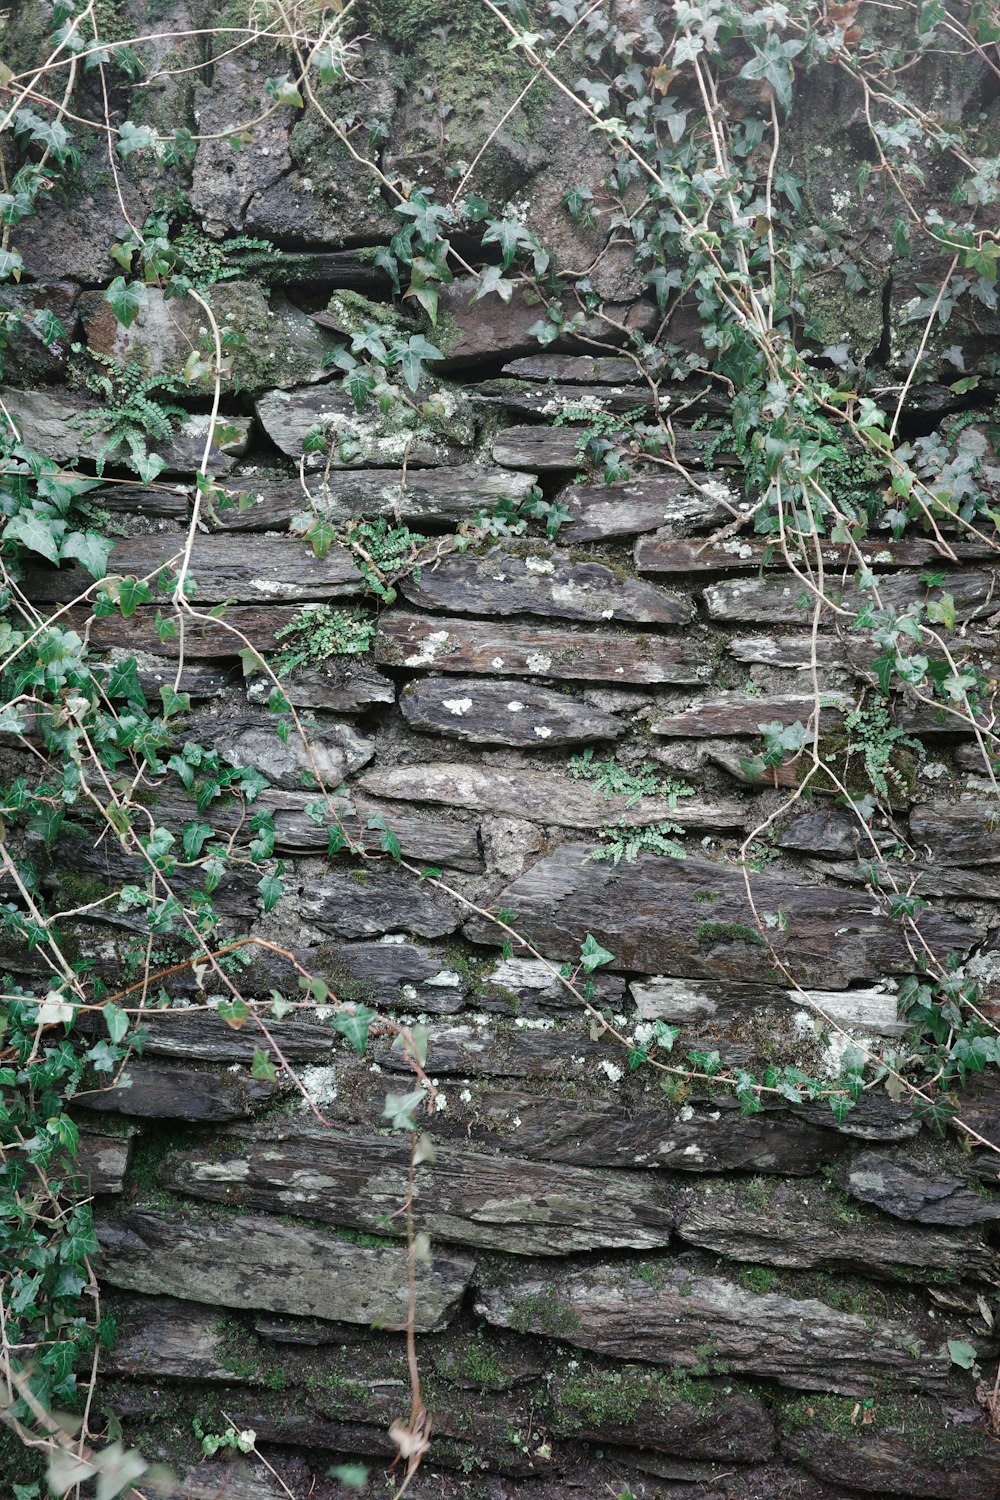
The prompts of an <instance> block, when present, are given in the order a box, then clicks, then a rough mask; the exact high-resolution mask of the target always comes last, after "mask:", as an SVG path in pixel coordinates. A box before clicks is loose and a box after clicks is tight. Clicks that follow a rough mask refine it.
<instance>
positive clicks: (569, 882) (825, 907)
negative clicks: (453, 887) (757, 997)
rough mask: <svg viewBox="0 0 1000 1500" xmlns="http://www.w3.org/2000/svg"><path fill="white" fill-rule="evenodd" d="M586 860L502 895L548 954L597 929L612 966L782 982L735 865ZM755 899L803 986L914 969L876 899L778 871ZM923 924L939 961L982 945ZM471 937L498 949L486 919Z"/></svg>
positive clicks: (543, 871) (962, 929)
mask: <svg viewBox="0 0 1000 1500" xmlns="http://www.w3.org/2000/svg"><path fill="white" fill-rule="evenodd" d="M587 853H588V850H587V848H586V846H584V845H578V844H564V845H563V846H562V847H561V848H559V849H558V850H556V851H555V853H553V854H551V855H549V856H548V857H547V858H545V859H542V860H539V861H538V863H537V864H535V865H533V866H532V868H531V869H530V870H529V871H528V872H527V873H526V874H525V875H524V876H522V877H521V878H520V879H519V880H516V881H514V883H513V884H512V885H509V886H507V887H506V888H505V889H504V890H503V891H502V892H501V893H500V894H499V896H498V897H497V898H496V899H497V901H498V903H499V904H501V905H503V906H506V907H509V908H510V909H511V910H512V911H516V912H517V913H518V920H519V922H520V923H521V924H523V926H524V928H525V930H526V931H528V932H530V933H531V935H532V937H533V939H534V940H535V942H536V943H537V944H538V946H539V947H540V948H541V950H542V952H543V953H545V954H547V955H548V956H551V957H558V958H566V959H568V958H574V959H575V958H576V956H577V953H578V951H579V945H580V943H581V941H582V938H583V934H584V933H587V932H590V933H592V934H593V935H594V937H595V938H596V939H597V941H598V942H600V943H601V944H602V946H603V947H605V948H608V949H609V950H610V951H611V952H612V953H614V954H615V962H614V964H613V965H612V966H611V967H612V968H619V969H637V970H639V971H640V972H643V973H647V974H670V973H672V974H674V975H679V976H687V977H690V978H695V979H697V978H705V979H721V978H724V977H725V976H727V975H728V976H729V977H731V978H734V979H755V980H764V981H771V980H772V979H773V977H774V976H773V959H772V957H771V954H770V952H769V950H768V948H767V946H766V945H765V943H764V941H763V939H762V938H761V937H760V934H759V932H758V929H757V927H756V924H755V922H754V918H753V913H752V912H751V910H750V907H749V905H748V903H747V900H746V891H745V886H744V881H743V875H742V872H741V871H740V870H738V869H737V868H736V867H735V866H733V865H727V864H724V863H713V862H712V861H710V860H704V859H694V858H689V859H685V860H667V859H662V858H658V857H654V856H650V855H640V856H639V858H638V859H637V860H636V861H635V862H634V863H633V864H624V863H623V864H621V865H619V866H617V867H610V868H609V867H608V866H607V865H606V864H599V865H596V864H593V863H591V862H585V861H586V856H587ZM753 891H754V897H755V900H756V902H757V906H758V910H760V911H762V912H776V911H779V910H780V911H783V912H784V913H785V915H786V917H787V926H786V927H785V928H784V929H783V930H774V931H771V932H769V934H768V936H769V939H770V941H771V943H772V944H773V946H774V950H775V952H776V953H777V954H778V955H779V957H781V958H782V959H783V961H784V962H785V963H786V964H788V965H789V966H790V968H791V970H792V972H793V973H794V975H795V977H796V979H797V980H798V982H799V983H801V984H804V985H806V986H810V985H811V986H816V987H820V986H823V987H825V988H828V989H845V988H847V987H848V986H849V985H850V984H851V983H852V982H854V981H856V980H864V979H866V978H868V977H869V976H870V975H872V974H879V973H897V974H898V973H907V972H909V969H910V967H911V965H912V956H911V955H910V953H909V949H908V947H907V944H906V942H905V940H904V933H903V932H902V930H901V929H900V927H899V926H898V924H897V923H894V922H892V921H890V920H889V918H887V917H884V916H882V915H881V913H879V912H878V911H877V909H876V911H873V909H872V902H871V895H870V892H867V893H866V892H855V891H849V890H843V889H841V888H838V887H833V886H828V885H827V886H818V885H812V886H810V885H803V884H802V883H801V882H799V881H797V880H795V879H794V878H791V879H790V878H789V877H787V876H784V875H779V874H776V873H771V872H765V873H763V874H759V875H755V876H754V877H753ZM923 915H924V918H925V919H926V920H924V921H922V922H921V932H922V934H923V936H924V938H925V940H926V941H927V942H928V943H929V945H930V946H931V948H932V949H933V950H935V951H936V952H939V953H947V952H949V951H956V952H960V953H961V952H964V951H965V950H966V949H968V948H969V947H970V946H971V944H972V943H973V942H974V941H975V933H974V931H973V929H972V928H970V927H968V926H966V925H965V924H964V923H961V922H958V921H956V920H955V919H954V918H952V917H950V916H949V915H948V914H947V913H946V912H943V911H937V912H933V913H931V912H928V913H924V914H923ZM465 932H466V936H468V937H470V938H472V940H473V941H476V942H485V943H489V942H493V941H495V938H494V937H493V934H492V932H491V931H490V924H488V923H486V922H484V921H483V920H482V919H481V918H474V919H473V920H472V921H470V922H468V923H467V924H466V927H465ZM779 982H780V981H779Z"/></svg>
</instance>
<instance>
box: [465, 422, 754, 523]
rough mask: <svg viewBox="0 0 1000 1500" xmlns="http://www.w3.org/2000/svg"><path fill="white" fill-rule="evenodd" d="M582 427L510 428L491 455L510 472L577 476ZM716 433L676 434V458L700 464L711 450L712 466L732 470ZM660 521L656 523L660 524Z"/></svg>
mask: <svg viewBox="0 0 1000 1500" xmlns="http://www.w3.org/2000/svg"><path fill="white" fill-rule="evenodd" d="M584 432H586V428H585V427H583V426H579V427H575V428H574V427H573V426H567V427H544V426H537V427H533V426H532V427H528V426H525V427H507V428H505V429H504V430H503V431H502V432H498V433H497V435H496V436H495V437H494V438H493V441H492V443H491V444H490V452H491V453H492V455H493V458H494V460H495V461H496V462H497V463H498V464H502V465H503V466H504V467H505V468H508V469H533V470H534V471H535V472H536V473H538V474H549V473H557V472H559V471H560V470H566V471H568V472H569V473H575V472H576V471H577V470H578V469H580V468H582V467H584V461H583V460H582V459H581V457H580V453H579V444H580V437H581V434H582V433H584ZM717 438H718V434H717V433H712V432H704V431H700V430H699V431H697V432H691V431H684V430H680V431H678V432H677V433H676V439H677V456H678V458H679V460H680V461H681V462H682V463H684V464H693V465H701V464H703V463H704V460H705V454H706V452H707V450H708V449H709V447H711V449H712V463H713V465H719V466H725V467H732V466H734V465H735V464H737V463H738V462H739V460H738V459H737V456H736V454H735V453H734V452H733V451H732V450H731V449H729V448H726V447H717V446H715V444H716V440H717ZM659 524H660V522H659V521H658V522H657V525H659Z"/></svg>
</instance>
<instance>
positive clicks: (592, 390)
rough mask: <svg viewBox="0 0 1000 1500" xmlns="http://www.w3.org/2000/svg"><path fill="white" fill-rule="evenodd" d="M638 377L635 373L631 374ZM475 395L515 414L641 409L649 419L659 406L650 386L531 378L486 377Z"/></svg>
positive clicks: (583, 417) (584, 416) (576, 417)
mask: <svg viewBox="0 0 1000 1500" xmlns="http://www.w3.org/2000/svg"><path fill="white" fill-rule="evenodd" d="M631 378H632V379H633V380H634V379H635V373H634V372H633V375H632V377H631ZM475 398H476V401H477V403H478V404H479V405H481V406H482V407H485V408H486V410H487V411H489V410H491V409H493V410H495V409H497V408H499V409H501V410H502V411H504V412H509V413H510V414H511V415H512V416H514V417H528V418H530V417H548V418H549V419H556V420H558V419H559V418H560V417H564V416H567V415H568V417H569V420H570V421H573V422H577V421H584V422H586V421H587V420H588V418H592V417H596V416H598V415H599V414H600V413H601V412H610V413H612V414H613V415H615V416H621V415H624V414H626V413H634V412H640V413H642V415H643V416H644V417H646V418H647V419H648V418H649V416H650V415H651V414H652V413H654V412H655V411H656V409H657V407H656V396H655V395H654V393H653V392H652V391H651V390H650V388H649V386H643V385H629V384H628V383H627V382H623V383H622V384H621V385H617V386H609V385H569V384H567V385H563V384H561V383H558V384H557V383H556V382H555V381H547V382H546V383H545V384H541V383H539V382H531V381H527V380H525V381H520V380H519V381H514V380H510V379H504V380H484V381H482V382H480V384H478V385H477V386H476V387H475Z"/></svg>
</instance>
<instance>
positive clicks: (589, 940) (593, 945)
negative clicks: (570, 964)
mask: <svg viewBox="0 0 1000 1500" xmlns="http://www.w3.org/2000/svg"><path fill="white" fill-rule="evenodd" d="M614 961H615V955H614V954H613V953H610V952H609V951H608V949H607V948H602V947H601V945H600V943H599V942H598V941H597V939H596V938H595V937H592V936H591V934H590V933H589V932H588V933H587V936H586V938H585V940H584V942H583V943H582V944H581V946H580V963H581V964H582V966H583V968H584V970H585V971H586V973H588V974H593V972H594V970H595V969H599V968H601V966H602V965H603V964H611V963H614Z"/></svg>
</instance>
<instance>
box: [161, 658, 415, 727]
mask: <svg viewBox="0 0 1000 1500" xmlns="http://www.w3.org/2000/svg"><path fill="white" fill-rule="evenodd" d="M185 686H186V687H187V690H188V692H190V691H191V689H190V687H188V684H187V674H186V672H185ZM281 690H282V692H283V693H284V695H285V697H286V698H287V699H288V701H289V703H292V704H294V706H295V707H296V708H323V709H327V710H328V711H330V712H332V713H338V714H358V713H363V712H365V710H366V709H369V708H374V707H376V706H377V705H381V704H383V703H395V701H396V689H395V686H394V684H393V683H391V682H390V681H389V679H388V677H383V676H382V673H381V672H379V671H377V670H376V668H375V666H374V660H373V657H372V655H371V654H370V653H368V652H364V653H361V652H359V653H357V654H355V653H353V652H351V653H350V654H346V655H343V656H331V657H329V658H328V659H327V660H326V661H325V662H324V663H323V665H322V667H317V668H310V667H296V668H295V670H294V672H292V673H291V674H290V675H289V676H287V677H283V678H282V681H281ZM273 691H274V684H273V682H272V681H271V679H270V678H269V677H264V676H263V675H261V676H259V677H255V678H253V679H252V680H251V681H250V682H249V683H248V684H247V698H248V700H249V701H250V702H251V703H256V704H262V703H266V702H267V700H268V699H269V698H270V696H271V693H272V692H273Z"/></svg>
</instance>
